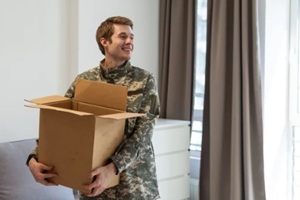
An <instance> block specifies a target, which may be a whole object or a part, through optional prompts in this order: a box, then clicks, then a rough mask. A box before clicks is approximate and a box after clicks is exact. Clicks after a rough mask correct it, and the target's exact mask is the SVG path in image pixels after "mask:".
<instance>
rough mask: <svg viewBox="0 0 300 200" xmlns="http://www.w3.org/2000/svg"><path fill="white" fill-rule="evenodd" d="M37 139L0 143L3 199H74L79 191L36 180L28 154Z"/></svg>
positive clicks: (0, 185)
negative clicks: (31, 171)
mask: <svg viewBox="0 0 300 200" xmlns="http://www.w3.org/2000/svg"><path fill="white" fill-rule="evenodd" d="M34 147H35V139H28V140H21V141H14V142H5V143H0V199H1V200H74V199H78V196H77V192H76V191H73V190H72V189H70V188H67V187H63V186H43V185H41V184H39V183H37V182H35V180H34V178H33V176H32V175H31V173H30V171H29V169H28V167H27V165H26V164H25V162H26V159H27V156H28V155H29V154H30V152H31V151H32V149H33V148H34Z"/></svg>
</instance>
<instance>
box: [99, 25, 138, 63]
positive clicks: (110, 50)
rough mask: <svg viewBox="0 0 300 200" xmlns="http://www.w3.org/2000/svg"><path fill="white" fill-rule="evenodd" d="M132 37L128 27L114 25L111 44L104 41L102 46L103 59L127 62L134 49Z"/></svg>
mask: <svg viewBox="0 0 300 200" xmlns="http://www.w3.org/2000/svg"><path fill="white" fill-rule="evenodd" d="M133 37H134V35H133V31H132V29H131V27H130V26H127V25H119V24H115V25H114V34H113V35H112V36H111V42H109V41H106V45H105V46H104V48H105V57H106V58H110V59H113V60H114V61H116V62H123V61H126V60H129V59H130V58H131V55H132V51H133V48H134V45H133Z"/></svg>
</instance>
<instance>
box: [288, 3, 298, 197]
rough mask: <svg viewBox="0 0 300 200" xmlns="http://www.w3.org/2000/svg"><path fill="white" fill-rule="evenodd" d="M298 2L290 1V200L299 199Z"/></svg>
mask: <svg viewBox="0 0 300 200" xmlns="http://www.w3.org/2000/svg"><path fill="white" fill-rule="evenodd" d="M299 3H300V1H299V0H291V17H290V54H291V55H290V58H291V59H290V68H289V69H290V88H289V99H290V101H289V123H290V130H291V131H290V133H291V134H290V135H291V137H290V138H291V140H290V141H291V146H292V151H291V158H292V159H291V160H292V161H291V170H290V171H291V185H292V199H293V200H296V199H297V200H298V199H300V190H299V188H300V31H299V20H300V18H299V16H300V9H299V5H300V4H299Z"/></svg>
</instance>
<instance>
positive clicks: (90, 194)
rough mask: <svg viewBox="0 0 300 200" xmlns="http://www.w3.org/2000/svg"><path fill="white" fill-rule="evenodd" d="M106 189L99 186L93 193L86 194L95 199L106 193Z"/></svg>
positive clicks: (93, 189)
mask: <svg viewBox="0 0 300 200" xmlns="http://www.w3.org/2000/svg"><path fill="white" fill-rule="evenodd" d="M105 189H106V188H105V187H101V186H97V187H94V188H92V190H91V191H92V192H91V193H89V194H85V195H86V196H88V197H95V196H98V195H99V194H101V193H102V192H104V190H105ZM88 190H90V189H88Z"/></svg>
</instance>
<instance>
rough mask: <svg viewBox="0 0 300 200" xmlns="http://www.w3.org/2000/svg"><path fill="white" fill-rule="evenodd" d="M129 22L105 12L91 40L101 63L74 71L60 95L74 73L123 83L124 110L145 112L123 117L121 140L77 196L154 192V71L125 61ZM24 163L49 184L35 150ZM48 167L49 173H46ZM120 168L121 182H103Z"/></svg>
mask: <svg viewBox="0 0 300 200" xmlns="http://www.w3.org/2000/svg"><path fill="white" fill-rule="evenodd" d="M132 28H133V23H132V21H131V20H130V19H128V18H125V17H120V16H117V17H110V18H108V19H106V20H105V21H104V22H102V23H101V25H100V26H99V27H98V29H97V32H96V40H97V43H98V46H99V48H100V50H101V52H102V54H103V55H104V56H105V58H104V59H103V60H102V61H101V62H100V65H99V66H97V67H95V68H93V69H90V70H88V71H86V72H84V73H82V74H80V75H78V76H77V77H76V79H75V81H74V82H73V83H72V85H71V86H70V88H69V89H68V91H67V92H66V94H65V96H66V97H69V98H73V97H74V91H75V83H76V80H77V79H78V78H83V79H87V80H93V81H101V82H106V83H111V84H117V85H124V86H127V87H128V96H127V111H128V112H134V113H146V115H145V116H144V117H137V118H133V119H128V120H127V126H126V130H125V133H124V134H125V140H124V142H122V144H121V145H120V146H119V148H118V150H117V152H116V154H115V155H113V156H112V157H111V158H110V163H109V164H107V165H106V166H102V167H98V168H96V169H95V170H93V171H92V172H91V174H90V176H91V177H93V178H94V181H93V182H92V183H91V184H90V185H86V186H85V187H86V188H87V189H92V193H91V194H80V199H81V200H87V199H97V200H102V199H103V200H109V199H119V200H122V199H126V200H134V199H136V200H143V199H145V200H154V199H158V198H159V193H158V186H157V179H156V167H155V157H154V151H153V146H152V142H151V138H152V134H153V128H154V125H155V122H156V119H157V118H158V116H159V100H158V95H157V91H156V86H155V80H154V78H153V76H152V75H151V74H150V73H149V72H147V71H145V70H143V69H140V68H138V67H134V66H132V65H131V64H130V62H129V60H130V58H131V55H132V51H133V49H134V44H133V40H134V34H133V30H132ZM27 164H28V166H29V169H30V171H31V173H32V174H33V176H34V178H35V180H36V181H37V182H39V183H41V184H43V185H54V184H53V183H51V182H49V181H48V179H47V178H51V177H54V176H57V175H56V174H53V173H50V172H49V171H50V170H51V169H52V167H51V166H45V165H43V164H42V163H39V162H38V160H37V150H35V151H33V153H32V154H31V155H30V156H29V158H28V161H27ZM47 172H48V173H47ZM114 174H120V184H119V185H117V186H114V187H112V188H107V185H108V183H109V182H110V180H111V177H112V176H113V175H114Z"/></svg>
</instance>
